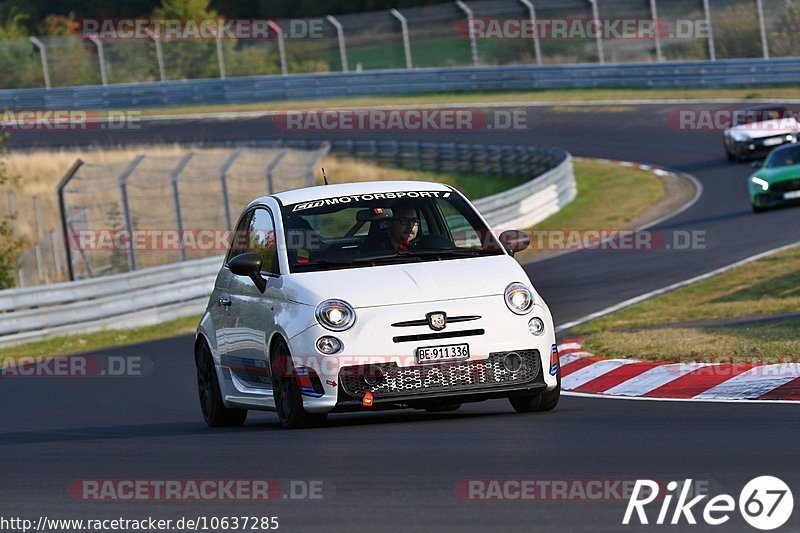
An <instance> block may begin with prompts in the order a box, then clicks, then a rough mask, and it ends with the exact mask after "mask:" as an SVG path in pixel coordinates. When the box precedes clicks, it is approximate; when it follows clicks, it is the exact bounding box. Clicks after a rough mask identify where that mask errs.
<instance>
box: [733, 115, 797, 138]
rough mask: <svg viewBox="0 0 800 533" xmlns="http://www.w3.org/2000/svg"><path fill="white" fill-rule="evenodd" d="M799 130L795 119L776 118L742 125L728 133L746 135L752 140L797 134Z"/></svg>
mask: <svg viewBox="0 0 800 533" xmlns="http://www.w3.org/2000/svg"><path fill="white" fill-rule="evenodd" d="M799 130H800V124H798V122H797V121H796V120H795V119H794V118H776V119H775V120H765V121H764V122H754V123H752V124H742V125H741V126H735V127H733V128H730V129H729V130H728V131H729V132H731V133H744V134H746V135H748V136H749V137H750V138H751V139H761V138H763V137H774V136H776V135H781V134H787V133H797V132H798V131H799Z"/></svg>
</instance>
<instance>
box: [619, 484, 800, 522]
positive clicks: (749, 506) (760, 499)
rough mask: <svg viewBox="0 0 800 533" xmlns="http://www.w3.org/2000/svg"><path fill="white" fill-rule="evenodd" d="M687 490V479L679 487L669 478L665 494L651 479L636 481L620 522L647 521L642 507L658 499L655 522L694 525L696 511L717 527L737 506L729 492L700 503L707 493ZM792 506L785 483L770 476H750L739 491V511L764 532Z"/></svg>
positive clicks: (786, 515)
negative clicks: (659, 504)
mask: <svg viewBox="0 0 800 533" xmlns="http://www.w3.org/2000/svg"><path fill="white" fill-rule="evenodd" d="M662 486H663V485H662ZM691 490H692V480H691V479H687V480H685V481H684V482H683V485H682V486H681V485H679V483H678V482H677V481H670V482H669V483H667V486H666V493H665V494H659V483H656V482H655V481H652V480H649V479H644V480H642V479H639V480H636V485H634V488H633V494H631V497H630V500H628V507H627V508H626V509H625V516H624V517H623V519H622V523H623V525H629V524H636V520H637V519H638V523H639V524H642V525H647V524H650V520H651V519H652V515H651V516H650V517H648V515H647V512H646V511H645V507H646V506H647V505H649V504H650V503H653V502H654V501H656V499H662V498H663V499H662V501H661V507H660V509H659V511H658V517H657V518H656V520H655V522H654V524H658V525H663V524H672V525H676V524H684V523H685V524H691V525H696V524H697V518H696V517H695V513H697V514H699V515H700V516H701V517H702V520H703V521H704V522H705V523H706V524H708V525H711V526H719V525H722V524H724V523H726V522H728V520H730V518H731V514H732V513H733V512H735V511H736V509H737V501H736V500H735V499H734V497H733V496H731V495H729V494H720V495H718V496H714V497H713V498H710V499H708V500H707V501H705V502H703V500H705V499H706V498H708V495H707V494H701V495H693V494H691ZM673 500H676V503H675V506H674V508H672V502H673ZM701 502H703V504H701ZM793 508H794V498H793V497H792V491H791V490H790V489H789V486H788V485H787V484H786V483H784V482H783V480H781V479H778V478H776V477H773V476H760V477H757V478H754V479H751V480H750V481H749V482H748V483H747V484H746V485H745V486H744V488H743V489H742V492H741V493H739V501H738V510H739V513H741V515H742V518H744V520H745V521H746V522H747V523H748V524H750V525H751V526H753V527H754V528H756V529H761V530H764V531H767V530H771V529H776V528H779V527H781V526H782V525H783V524H785V523H786V521H787V520H789V517H791V516H792V509H793ZM670 511H672V512H671V513H670ZM670 515H671V516H670Z"/></svg>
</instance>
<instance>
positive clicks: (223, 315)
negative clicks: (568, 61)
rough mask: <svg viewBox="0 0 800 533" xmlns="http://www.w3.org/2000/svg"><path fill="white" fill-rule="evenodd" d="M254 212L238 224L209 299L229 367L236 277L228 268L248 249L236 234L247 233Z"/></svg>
mask: <svg viewBox="0 0 800 533" xmlns="http://www.w3.org/2000/svg"><path fill="white" fill-rule="evenodd" d="M252 215H253V212H252V211H248V212H246V213H244V214H243V215H242V216H241V218H240V220H239V223H238V224H237V226H236V231H235V232H234V234H233V238H232V239H231V244H230V246H229V248H228V253H227V255H226V256H225V262H224V264H223V265H222V268H221V269H220V271H219V274H218V275H217V279H216V280H215V282H214V292H213V293H212V296H211V300H210V301H209V312H210V313H211V318H212V320H213V322H214V330H215V331H214V333H215V335H216V339H217V349H218V351H219V354H220V357H222V359H223V360H222V366H224V367H227V366H228V365H227V363H228V361H227V359H228V352H230V350H231V341H230V338H231V336H232V335H233V334H234V332H232V331H231V326H230V324H231V294H230V284H231V280H232V279H234V278H236V276H234V275H233V273H232V272H231V271H230V269H229V268H228V261H230V260H231V259H233V258H234V257H236V256H237V255H239V254H241V253H244V252H245V251H246V248H245V241H244V240H243V239H241V238H240V239H237V238H236V235H245V234H246V230H247V228H248V227H249V225H250V218H251V217H252Z"/></svg>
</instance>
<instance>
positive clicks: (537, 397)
mask: <svg viewBox="0 0 800 533" xmlns="http://www.w3.org/2000/svg"><path fill="white" fill-rule="evenodd" d="M560 397H561V384H560V383H559V384H558V385H556V388H555V389H553V390H549V391H544V392H542V393H539V394H533V395H530V396H516V397H513V398H509V399H508V401H509V402H511V407H513V408H514V410H515V411H516V412H518V413H532V412H538V411H552V410H553V409H555V407H556V405H558V400H559V398H560Z"/></svg>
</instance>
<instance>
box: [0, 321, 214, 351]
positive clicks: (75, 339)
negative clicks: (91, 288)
mask: <svg viewBox="0 0 800 533" xmlns="http://www.w3.org/2000/svg"><path fill="white" fill-rule="evenodd" d="M199 322H200V316H199V315H198V316H190V317H186V318H178V319H175V320H170V321H169V322H163V323H161V324H156V325H153V326H144V327H141V328H134V329H125V330H117V329H106V330H102V331H96V332H93V333H81V334H75V335H63V336H59V337H53V338H51V339H44V340H40V341H35V342H29V343H26V344H19V345H17V346H9V347H7V348H0V356H2V357H18V356H31V355H36V356H56V355H69V354H74V353H81V352H90V351H96V350H102V349H104V348H113V347H115V346H124V345H126V344H134V343H139V342H146V341H154V340H158V339H166V338H168V337H175V336H176V335H184V334H188V333H194V331H195V329H196V328H197V324H198V323H199Z"/></svg>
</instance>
